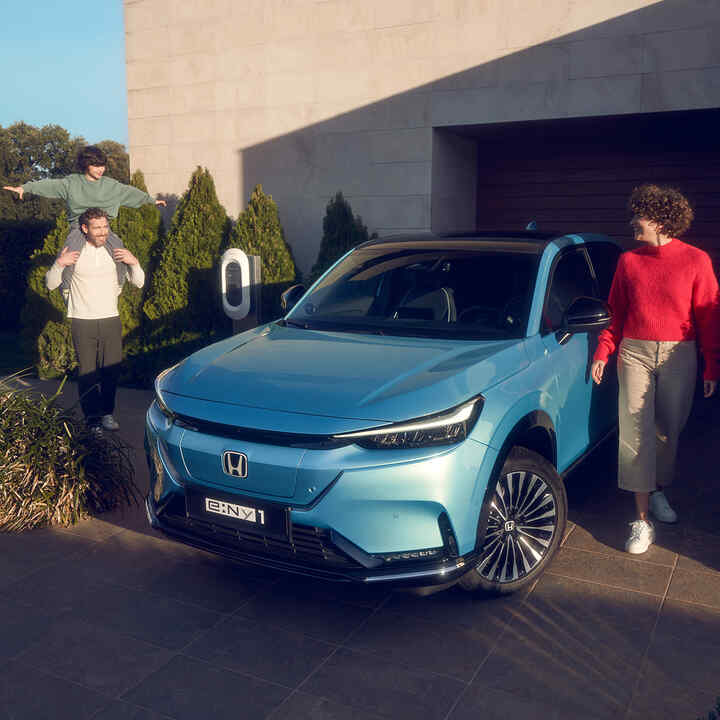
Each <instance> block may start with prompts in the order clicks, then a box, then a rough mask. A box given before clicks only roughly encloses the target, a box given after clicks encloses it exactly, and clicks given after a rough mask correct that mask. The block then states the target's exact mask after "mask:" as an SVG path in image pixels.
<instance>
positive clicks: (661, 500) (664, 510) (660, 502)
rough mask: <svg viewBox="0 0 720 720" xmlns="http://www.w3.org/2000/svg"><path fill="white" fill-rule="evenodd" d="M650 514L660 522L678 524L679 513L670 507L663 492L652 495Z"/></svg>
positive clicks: (658, 491) (659, 491)
mask: <svg viewBox="0 0 720 720" xmlns="http://www.w3.org/2000/svg"><path fill="white" fill-rule="evenodd" d="M650 512H651V513H652V514H653V517H654V518H655V519H657V520H659V521H660V522H664V523H674V522H677V513H676V512H675V511H674V510H673V509H672V508H671V507H670V503H669V502H668V501H667V498H666V497H665V493H664V492H663V491H662V490H656V491H655V492H653V493H650Z"/></svg>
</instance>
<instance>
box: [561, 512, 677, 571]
mask: <svg viewBox="0 0 720 720" xmlns="http://www.w3.org/2000/svg"><path fill="white" fill-rule="evenodd" d="M628 534H629V528H628V526H627V523H625V522H622V521H620V520H619V519H617V520H615V521H614V522H611V523H608V522H603V523H602V524H597V525H594V524H590V523H586V524H585V525H584V526H582V525H577V526H576V527H575V530H574V531H573V533H572V534H571V535H570V537H569V538H568V540H567V542H566V543H565V547H569V548H576V549H577V550H587V551H590V552H595V553H599V554H601V555H609V556H610V557H616V558H621V559H623V560H627V559H628V554H627V553H626V552H625V541H626V540H627V539H628ZM662 535H663V530H662V528H660V527H658V528H657V540H656V543H655V544H654V545H651V546H650V547H649V548H648V551H647V552H646V553H643V556H642V561H643V562H652V563H657V564H658V565H666V566H668V567H673V566H674V565H675V558H676V553H675V551H673V550H671V549H669V548H667V547H665V546H664V545H663V541H662Z"/></svg>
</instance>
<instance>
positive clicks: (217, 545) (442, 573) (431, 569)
mask: <svg viewBox="0 0 720 720" xmlns="http://www.w3.org/2000/svg"><path fill="white" fill-rule="evenodd" d="M145 509H146V512H147V517H148V521H149V523H150V525H151V526H152V527H153V528H155V529H157V530H159V531H161V532H162V533H164V534H165V535H167V536H168V537H170V538H172V539H174V540H178V541H180V542H182V543H184V544H186V545H191V546H193V547H196V548H199V549H200V550H205V551H207V552H211V553H214V554H216V555H221V556H223V557H226V558H228V559H230V560H234V561H237V562H241V563H249V564H252V565H260V566H263V567H267V568H272V569H275V570H281V571H283V572H288V573H294V574H296V575H303V576H306V577H314V578H318V579H321V580H330V581H333V582H356V583H367V584H370V583H377V582H381V583H397V584H401V585H405V586H428V585H437V584H444V583H448V582H452V581H454V580H457V579H458V578H459V577H460V576H461V575H463V574H465V573H466V572H467V571H468V570H469V569H470V568H471V567H472V561H473V558H472V557H470V556H466V557H464V558H463V557H459V558H452V559H449V560H448V559H446V560H443V561H440V562H435V563H432V564H428V563H423V564H422V565H419V564H418V565H417V566H416V567H412V568H410V567H408V566H407V565H406V566H404V567H402V568H401V567H397V568H387V567H384V568H383V570H382V571H381V570H374V569H372V570H370V569H368V568H359V567H358V568H352V569H349V568H342V569H341V568H337V567H336V568H323V567H319V566H314V565H308V564H304V563H301V562H297V561H287V560H283V559H282V558H278V557H273V556H272V555H264V554H258V553H253V552H248V551H245V550H242V549H239V548H234V547H229V546H228V545H227V544H226V543H222V542H215V541H213V539H212V538H210V537H208V536H206V535H200V534H197V533H193V532H190V531H187V530H184V529H181V528H179V527H177V526H173V525H170V524H167V523H165V522H163V521H162V519H161V518H159V517H158V516H157V515H156V513H155V510H154V508H153V503H152V501H151V499H150V497H147V498H146V501H145ZM473 557H474V556H473Z"/></svg>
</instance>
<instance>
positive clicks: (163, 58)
mask: <svg viewBox="0 0 720 720" xmlns="http://www.w3.org/2000/svg"><path fill="white" fill-rule="evenodd" d="M125 25H126V48H127V80H128V108H129V109H128V113H129V128H130V155H131V163H132V166H133V168H140V169H142V170H143V171H144V172H145V176H146V179H147V182H148V186H149V188H150V191H151V192H153V193H157V192H162V193H176V194H180V193H182V192H183V191H184V189H185V187H186V185H187V181H188V178H189V176H190V173H191V172H192V170H193V168H194V167H195V165H203V166H206V167H208V169H210V171H211V172H212V174H213V176H214V178H215V180H216V184H217V187H218V192H219V195H220V199H221V201H222V202H223V204H224V205H225V207H226V208H227V210H228V212H229V213H230V214H231V215H233V216H237V214H238V212H239V211H240V210H242V208H243V206H244V203H245V202H246V199H247V196H248V195H249V193H250V191H251V189H252V187H253V186H254V184H255V183H257V182H261V183H262V184H263V186H264V188H265V190H266V191H268V192H270V193H271V194H273V195H274V196H275V198H276V200H277V201H278V204H279V206H280V212H281V218H282V221H283V224H284V226H285V229H286V232H287V235H288V239H289V241H290V242H291V244H292V245H293V248H294V251H295V255H296V258H297V259H298V261H299V264H300V265H301V267H303V268H304V269H307V268H308V267H309V266H310V265H311V264H312V262H313V261H314V259H315V254H316V251H317V246H318V243H319V239H320V236H321V224H322V216H323V213H324V207H325V204H326V203H327V200H328V199H329V197H330V196H331V195H332V194H333V193H334V192H335V191H336V190H342V191H343V192H344V193H345V195H346V196H347V197H348V198H349V199H350V202H351V203H352V205H353V208H354V209H355V211H356V212H358V213H360V214H361V215H362V217H363V220H364V221H365V222H366V223H367V224H368V226H369V228H370V229H371V230H376V231H379V232H380V233H387V232H394V231H402V230H411V229H429V228H430V227H431V225H432V224H434V223H433V220H432V218H436V219H440V218H441V219H442V222H441V225H442V226H443V227H446V226H448V225H451V224H452V220H453V217H452V211H451V208H450V206H449V205H448V204H447V203H448V202H450V198H451V196H452V189H453V187H456V186H457V183H458V179H457V178H456V177H455V178H453V175H452V172H448V168H447V166H445V167H444V169H443V168H436V169H433V167H432V166H433V159H434V158H436V159H438V158H439V159H442V158H443V157H445V158H449V157H450V156H451V155H452V153H451V151H452V148H453V147H455V150H457V145H455V146H452V145H451V144H449V143H448V142H446V141H444V139H443V137H444V136H443V135H440V136H438V135H437V133H436V134H435V138H436V140H435V148H433V133H434V130H433V128H442V127H444V126H457V125H464V124H477V123H495V122H507V121H514V120H535V119H546V118H560V117H579V116H588V115H612V114H623V113H644V112H655V111H664V110H683V109H695V108H708V107H718V106H720V43H717V42H716V41H715V38H716V37H717V36H718V32H719V31H720V3H718V2H717V1H716V0H664V1H661V2H653V1H652V0H603V2H595V1H594V0H125ZM435 132H436V131H435ZM438 137H439V140H438ZM438 143H441V145H438ZM447 153H451V155H447ZM465 172H467V168H466V169H465ZM440 198H444V200H442V202H441V200H440ZM438 203H441V204H438ZM433 204H436V205H437V207H433ZM461 220H462V221H463V222H464V220H463V219H462V218H461V217H460V216H458V221H459V222H460V221H461Z"/></svg>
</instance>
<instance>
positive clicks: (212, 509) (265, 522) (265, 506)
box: [187, 488, 289, 537]
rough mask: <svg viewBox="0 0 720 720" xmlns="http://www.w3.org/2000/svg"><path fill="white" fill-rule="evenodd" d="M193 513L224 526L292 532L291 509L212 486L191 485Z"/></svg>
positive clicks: (189, 508)
mask: <svg viewBox="0 0 720 720" xmlns="http://www.w3.org/2000/svg"><path fill="white" fill-rule="evenodd" d="M187 513H188V515H189V516H190V517H194V518H197V519H198V520H203V521H204V522H210V523H213V524H215V525H221V526H222V527H226V528H232V529H234V530H242V531H243V532H252V533H259V534H261V535H279V536H283V537H286V536H287V535H288V527H289V514H288V509H287V508H284V507H280V506H278V505H272V504H269V503H264V502H258V501H255V500H254V499H251V498H246V497H238V496H236V495H229V494H227V493H222V492H218V491H216V490H212V491H211V492H210V493H205V492H203V491H202V490H196V489H190V488H188V492H187Z"/></svg>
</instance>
